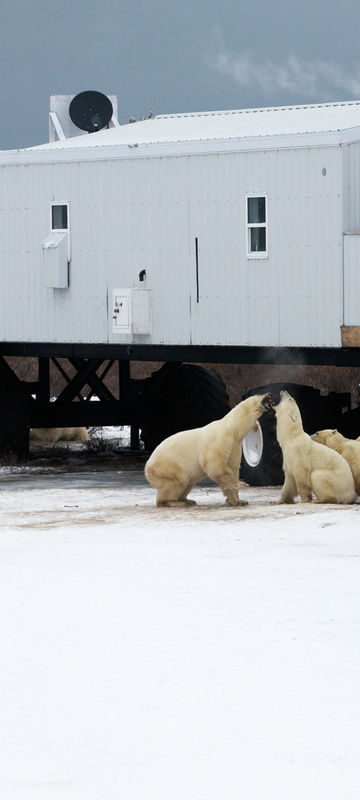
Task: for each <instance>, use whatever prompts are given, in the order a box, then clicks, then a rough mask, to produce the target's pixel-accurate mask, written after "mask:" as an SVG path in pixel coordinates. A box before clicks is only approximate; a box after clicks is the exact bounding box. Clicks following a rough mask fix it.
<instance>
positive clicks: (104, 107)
mask: <svg viewBox="0 0 360 800" xmlns="http://www.w3.org/2000/svg"><path fill="white" fill-rule="evenodd" d="M112 113H113V107H112V103H111V100H109V98H108V97H106V95H105V94H102V92H80V94H77V95H76V97H73V99H72V101H71V103H70V106H69V114H70V117H71V120H72V122H73V123H74V125H76V127H77V128H80V129H81V130H82V131H87V132H88V133H94V132H95V131H101V129H102V128H105V126H106V125H108V124H109V122H110V120H111V117H112Z"/></svg>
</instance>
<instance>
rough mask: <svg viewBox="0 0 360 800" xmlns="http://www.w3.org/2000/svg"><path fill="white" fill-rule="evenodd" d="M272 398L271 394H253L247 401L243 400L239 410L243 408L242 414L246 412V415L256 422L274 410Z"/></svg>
mask: <svg viewBox="0 0 360 800" xmlns="http://www.w3.org/2000/svg"><path fill="white" fill-rule="evenodd" d="M272 405H273V403H272V397H271V394H270V393H269V392H267V393H266V394H252V395H250V397H247V398H246V400H243V401H242V402H241V403H239V406H238V407H239V408H240V406H241V410H242V412H244V411H245V410H246V413H247V414H248V415H249V416H250V417H251V419H253V420H254V422H256V420H257V419H258V418H259V417H261V415H262V414H263V413H264V411H268V410H269V409H270V408H272Z"/></svg>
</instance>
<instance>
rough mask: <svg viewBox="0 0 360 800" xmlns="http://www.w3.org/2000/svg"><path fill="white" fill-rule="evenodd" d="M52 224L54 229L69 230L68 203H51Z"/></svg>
mask: <svg viewBox="0 0 360 800" xmlns="http://www.w3.org/2000/svg"><path fill="white" fill-rule="evenodd" d="M50 226H51V230H52V231H67V229H68V227H69V220H68V204H67V203H51V220H50Z"/></svg>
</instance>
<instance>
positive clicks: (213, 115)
mask: <svg viewBox="0 0 360 800" xmlns="http://www.w3.org/2000/svg"><path fill="white" fill-rule="evenodd" d="M357 127H360V101H357V100H354V101H348V102H339V103H322V104H321V105H315V104H313V105H297V106H279V107H270V108H246V109H240V110H234V111H206V112H199V113H195V112H194V113H186V114H164V115H159V116H155V117H154V118H152V119H146V120H140V121H138V122H132V123H128V124H126V125H120V126H119V127H116V128H109V129H106V130H102V131H99V132H98V133H92V134H89V135H88V136H83V135H82V136H79V137H77V136H76V137H73V138H69V139H66V140H63V141H57V142H52V143H49V144H43V145H38V146H37V147H32V148H28V150H39V149H41V150H44V149H46V150H55V149H56V150H58V149H68V148H88V147H104V146H111V145H120V146H121V145H128V146H131V145H133V146H136V145H142V144H159V143H171V142H172V143H175V142H206V141H216V140H234V139H237V140H239V139H240V140H241V139H249V138H254V139H255V138H259V137H272V136H284V135H285V136H286V135H297V134H321V133H335V132H339V131H344V130H348V129H351V128H357Z"/></svg>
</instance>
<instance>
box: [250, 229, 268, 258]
mask: <svg viewBox="0 0 360 800" xmlns="http://www.w3.org/2000/svg"><path fill="white" fill-rule="evenodd" d="M250 252H251V253H264V252H266V228H250Z"/></svg>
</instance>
